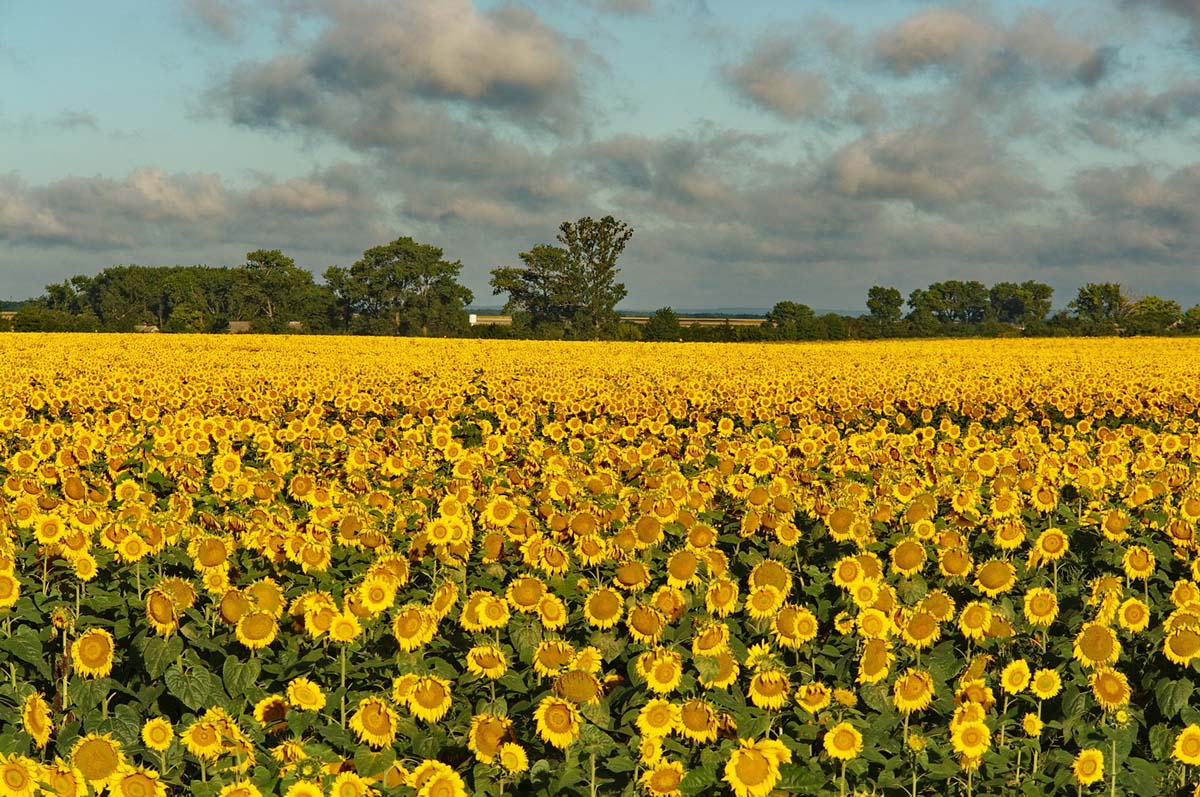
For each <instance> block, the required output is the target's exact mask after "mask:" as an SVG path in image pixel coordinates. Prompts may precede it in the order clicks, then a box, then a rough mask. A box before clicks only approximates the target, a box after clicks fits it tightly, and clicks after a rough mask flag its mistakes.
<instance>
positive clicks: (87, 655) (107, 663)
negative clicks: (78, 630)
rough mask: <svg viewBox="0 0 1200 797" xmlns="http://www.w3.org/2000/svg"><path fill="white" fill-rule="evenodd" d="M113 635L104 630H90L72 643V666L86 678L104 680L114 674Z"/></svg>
mask: <svg viewBox="0 0 1200 797" xmlns="http://www.w3.org/2000/svg"><path fill="white" fill-rule="evenodd" d="M113 650H114V645H113V638H112V634H110V633H109V632H108V631H105V630H104V629H103V628H89V629H88V630H87V631H84V632H83V634H81V635H80V636H79V638H78V639H76V640H75V641H74V642H72V643H71V664H72V666H73V667H74V668H75V671H76V672H77V673H79V674H80V675H82V676H83V677H85V678H103V677H105V676H107V675H108V674H109V673H110V672H112V666H113Z"/></svg>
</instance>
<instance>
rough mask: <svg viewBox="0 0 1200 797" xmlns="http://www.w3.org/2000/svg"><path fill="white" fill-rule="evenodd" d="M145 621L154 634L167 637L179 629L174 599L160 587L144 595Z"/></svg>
mask: <svg viewBox="0 0 1200 797" xmlns="http://www.w3.org/2000/svg"><path fill="white" fill-rule="evenodd" d="M146 620H147V621H148V622H149V623H150V627H151V628H153V629H154V631H155V633H157V634H160V635H162V636H167V635H169V634H171V633H172V632H174V631H175V630H176V629H177V628H179V611H178V609H177V608H176V604H175V598H174V597H173V596H172V595H171V594H170V593H169V592H167V591H166V590H165V589H163V588H162V587H161V586H159V587H154V588H153V589H151V590H150V591H148V592H147V593H146Z"/></svg>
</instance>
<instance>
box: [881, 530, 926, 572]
mask: <svg viewBox="0 0 1200 797" xmlns="http://www.w3.org/2000/svg"><path fill="white" fill-rule="evenodd" d="M890 558H891V560H892V569H893V570H895V571H896V572H897V573H899V574H900V575H902V576H904V577H906V578H908V577H911V576H913V575H916V574H917V573H918V572H920V571H921V569H922V568H923V567H924V566H925V560H926V559H927V558H928V554H927V553H926V551H925V545H924V544H923V543H922V542H921V541H920V540H915V539H912V538H909V539H905V540H901V541H900V542H899V543H898V544H897V545H896V546H895V547H894V548H892V550H891V554H890Z"/></svg>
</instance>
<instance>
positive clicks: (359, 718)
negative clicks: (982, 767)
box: [350, 697, 397, 748]
mask: <svg viewBox="0 0 1200 797" xmlns="http://www.w3.org/2000/svg"><path fill="white" fill-rule="evenodd" d="M396 723H397V717H396V712H395V711H394V710H392V707H391V706H389V705H388V704H387V703H385V702H384V701H383V700H380V699H379V698H378V697H364V698H363V699H362V700H360V701H358V710H357V711H355V712H354V714H353V715H351V717H350V730H352V731H354V733H355V735H357V736H358V740H359V741H360V742H363V743H365V744H368V745H370V746H371V747H376V748H378V747H387V746H388V745H390V744H391V743H392V741H393V740H394V739H395V738H396Z"/></svg>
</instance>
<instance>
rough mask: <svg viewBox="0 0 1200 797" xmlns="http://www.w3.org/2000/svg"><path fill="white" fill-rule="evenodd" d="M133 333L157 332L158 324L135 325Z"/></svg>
mask: <svg viewBox="0 0 1200 797" xmlns="http://www.w3.org/2000/svg"><path fill="white" fill-rule="evenodd" d="M133 331H134V332H158V331H159V329H158V324H136V325H134V327H133Z"/></svg>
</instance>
